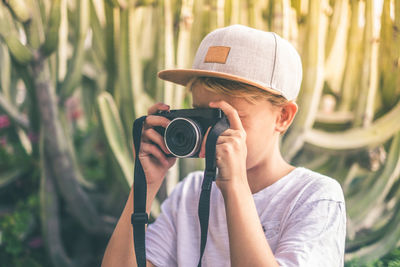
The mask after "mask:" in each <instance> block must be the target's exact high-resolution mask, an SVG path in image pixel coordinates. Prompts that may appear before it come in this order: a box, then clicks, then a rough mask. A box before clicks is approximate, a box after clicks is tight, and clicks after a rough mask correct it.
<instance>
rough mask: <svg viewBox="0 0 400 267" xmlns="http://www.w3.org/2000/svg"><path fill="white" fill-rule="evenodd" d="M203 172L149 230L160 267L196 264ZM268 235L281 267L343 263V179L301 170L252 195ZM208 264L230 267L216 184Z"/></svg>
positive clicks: (149, 247)
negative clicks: (340, 183)
mask: <svg viewBox="0 0 400 267" xmlns="http://www.w3.org/2000/svg"><path fill="white" fill-rule="evenodd" d="M202 179H203V172H193V173H191V174H189V175H188V176H187V177H186V178H185V179H184V180H183V181H182V182H180V183H179V184H178V185H177V186H176V188H175V189H174V191H173V192H172V194H171V195H170V196H169V197H168V199H166V200H165V201H164V203H163V204H162V206H161V210H162V213H161V214H160V216H159V217H158V218H157V220H156V221H155V222H154V223H153V224H151V225H149V227H148V230H147V232H146V253H147V259H148V260H150V261H151V262H152V263H153V264H154V265H156V266H158V267H161V266H169V267H170V266H184V267H191V266H197V263H198V260H199V255H200V224H199V219H198V214H197V209H198V201H199V196H200V191H201V182H202ZM253 198H254V202H255V205H256V208H257V212H258V215H259V217H260V221H261V224H262V227H263V230H264V234H265V237H266V239H267V241H268V243H269V245H270V247H271V249H272V252H273V253H274V256H275V258H276V260H277V261H278V263H279V264H280V265H281V266H313V267H315V266H323V267H327V266H343V264H344V263H343V258H344V243H345V235H346V211H345V204H344V197H343V192H342V189H341V187H340V185H339V183H338V182H336V181H335V180H334V179H332V178H329V177H327V176H324V175H321V174H319V173H316V172H313V171H311V170H308V169H306V168H296V169H295V170H293V171H292V172H291V173H289V174H288V175H286V176H285V177H282V178H281V179H279V180H278V181H277V182H275V183H274V184H272V185H270V186H268V187H266V188H264V189H263V190H261V191H259V192H257V193H255V194H253ZM210 203H211V207H210V220H209V229H208V238H207V245H206V248H205V252H204V256H203V260H202V263H203V266H210V267H211V266H212V267H218V266H230V257H229V238H228V229H227V223H226V215H225V206H224V199H223V197H222V194H221V191H220V190H219V189H218V187H217V186H216V185H215V183H213V188H212V191H211V200H210Z"/></svg>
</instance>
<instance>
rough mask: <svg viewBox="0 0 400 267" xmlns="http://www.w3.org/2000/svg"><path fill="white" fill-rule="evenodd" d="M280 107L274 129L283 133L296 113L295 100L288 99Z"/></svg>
mask: <svg viewBox="0 0 400 267" xmlns="http://www.w3.org/2000/svg"><path fill="white" fill-rule="evenodd" d="M280 109H281V110H280V114H279V116H278V117H277V122H276V127H275V129H276V130H277V131H278V132H280V133H284V132H285V131H286V130H287V129H288V128H289V126H290V125H291V124H292V122H293V119H294V116H295V115H296V113H297V110H298V106H297V104H296V103H295V102H293V101H290V102H288V103H286V104H285V105H283V106H282V107H281V108H280Z"/></svg>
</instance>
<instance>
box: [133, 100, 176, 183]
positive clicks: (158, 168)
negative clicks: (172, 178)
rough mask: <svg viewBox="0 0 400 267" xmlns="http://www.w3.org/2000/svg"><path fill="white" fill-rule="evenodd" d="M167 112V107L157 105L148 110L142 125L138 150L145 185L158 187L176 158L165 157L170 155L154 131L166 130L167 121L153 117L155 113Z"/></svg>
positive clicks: (160, 117)
mask: <svg viewBox="0 0 400 267" xmlns="http://www.w3.org/2000/svg"><path fill="white" fill-rule="evenodd" d="M161 110H162V111H167V110H169V106H168V105H166V104H163V103H157V104H155V105H153V106H152V107H150V108H149V109H148V116H147V117H146V120H145V122H144V124H143V130H142V139H141V144H140V150H139V160H140V163H141V164H142V167H143V171H144V173H145V175H146V181H147V185H149V186H152V185H155V186H160V185H161V182H162V181H163V179H164V177H165V175H166V173H167V171H168V169H169V168H171V166H172V165H174V163H175V161H176V158H175V157H167V155H168V154H170V153H169V152H168V150H167V147H166V146H165V143H164V138H163V137H162V136H161V135H160V134H159V133H158V132H157V131H156V130H154V127H156V126H161V127H163V128H166V127H167V126H168V124H169V122H170V120H169V119H167V118H165V117H162V116H155V115H152V114H155V113H156V112H157V111H161Z"/></svg>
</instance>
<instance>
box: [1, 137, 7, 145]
mask: <svg viewBox="0 0 400 267" xmlns="http://www.w3.org/2000/svg"><path fill="white" fill-rule="evenodd" d="M6 145H7V137H6V136H0V146H6Z"/></svg>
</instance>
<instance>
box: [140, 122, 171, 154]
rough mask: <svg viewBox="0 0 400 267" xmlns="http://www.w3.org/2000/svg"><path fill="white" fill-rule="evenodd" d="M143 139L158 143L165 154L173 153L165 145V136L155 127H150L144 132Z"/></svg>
mask: <svg viewBox="0 0 400 267" xmlns="http://www.w3.org/2000/svg"><path fill="white" fill-rule="evenodd" d="M142 136H143V141H150V142H152V143H155V144H157V145H158V146H159V147H160V148H161V149H162V150H163V151H164V153H165V154H171V153H170V152H169V151H168V149H167V147H166V146H165V142H164V138H163V137H162V136H161V135H160V134H159V133H158V132H157V131H156V130H154V129H153V128H149V129H147V130H145V131H144V132H143V135H142Z"/></svg>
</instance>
